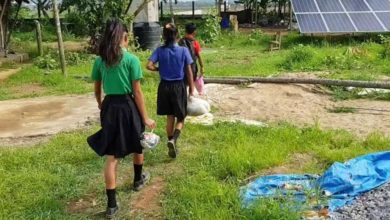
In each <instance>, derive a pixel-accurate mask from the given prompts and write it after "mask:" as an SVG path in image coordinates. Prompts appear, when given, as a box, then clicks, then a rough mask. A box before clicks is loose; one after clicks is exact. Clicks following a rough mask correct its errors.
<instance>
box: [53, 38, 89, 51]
mask: <svg viewBox="0 0 390 220" xmlns="http://www.w3.org/2000/svg"><path fill="white" fill-rule="evenodd" d="M47 45H48V46H49V48H51V49H58V43H57V42H51V43H48V44H47ZM86 46H88V43H87V42H77V41H65V42H64V47H65V48H66V50H67V51H72V52H78V51H82V50H84V49H85V48H86Z"/></svg>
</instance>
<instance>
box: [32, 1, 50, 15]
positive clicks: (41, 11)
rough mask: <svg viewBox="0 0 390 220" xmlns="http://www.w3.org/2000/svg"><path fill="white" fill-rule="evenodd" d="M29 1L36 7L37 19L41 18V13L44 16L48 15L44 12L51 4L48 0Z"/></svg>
mask: <svg viewBox="0 0 390 220" xmlns="http://www.w3.org/2000/svg"><path fill="white" fill-rule="evenodd" d="M31 2H32V3H34V4H35V5H36V7H37V12H38V20H41V18H42V14H43V15H44V16H45V17H49V14H48V13H47V12H46V10H48V9H50V8H51V6H52V4H51V2H50V1H49V0H31Z"/></svg>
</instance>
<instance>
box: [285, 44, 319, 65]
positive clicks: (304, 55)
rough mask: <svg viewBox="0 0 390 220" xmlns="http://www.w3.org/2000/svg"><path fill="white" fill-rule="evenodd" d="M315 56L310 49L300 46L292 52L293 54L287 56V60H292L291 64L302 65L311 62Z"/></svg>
mask: <svg viewBox="0 0 390 220" xmlns="http://www.w3.org/2000/svg"><path fill="white" fill-rule="evenodd" d="M313 56H314V53H313V51H311V50H310V48H309V47H306V46H303V45H302V44H300V45H298V46H296V47H294V48H293V49H292V50H291V52H290V53H289V55H288V56H287V59H288V60H291V62H293V63H302V62H308V61H310V60H311V59H312V58H313Z"/></svg>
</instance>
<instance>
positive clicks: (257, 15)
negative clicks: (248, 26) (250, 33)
mask: <svg viewBox="0 0 390 220" xmlns="http://www.w3.org/2000/svg"><path fill="white" fill-rule="evenodd" d="M258 17H259V14H258V6H257V1H255V27H257V24H258V21H257V18H258Z"/></svg>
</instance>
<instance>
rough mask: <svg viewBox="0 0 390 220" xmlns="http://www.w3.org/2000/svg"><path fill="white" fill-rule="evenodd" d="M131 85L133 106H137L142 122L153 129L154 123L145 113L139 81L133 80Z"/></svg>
mask: <svg viewBox="0 0 390 220" xmlns="http://www.w3.org/2000/svg"><path fill="white" fill-rule="evenodd" d="M132 85H133V95H134V99H135V104H136V105H137V108H138V111H139V112H140V114H141V117H142V122H143V123H144V125H146V126H148V127H149V128H150V129H154V128H155V127H156V122H155V121H153V120H152V119H150V118H149V116H148V113H147V112H146V108H145V101H144V94H143V93H142V89H141V82H140V81H139V80H133V81H132Z"/></svg>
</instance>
